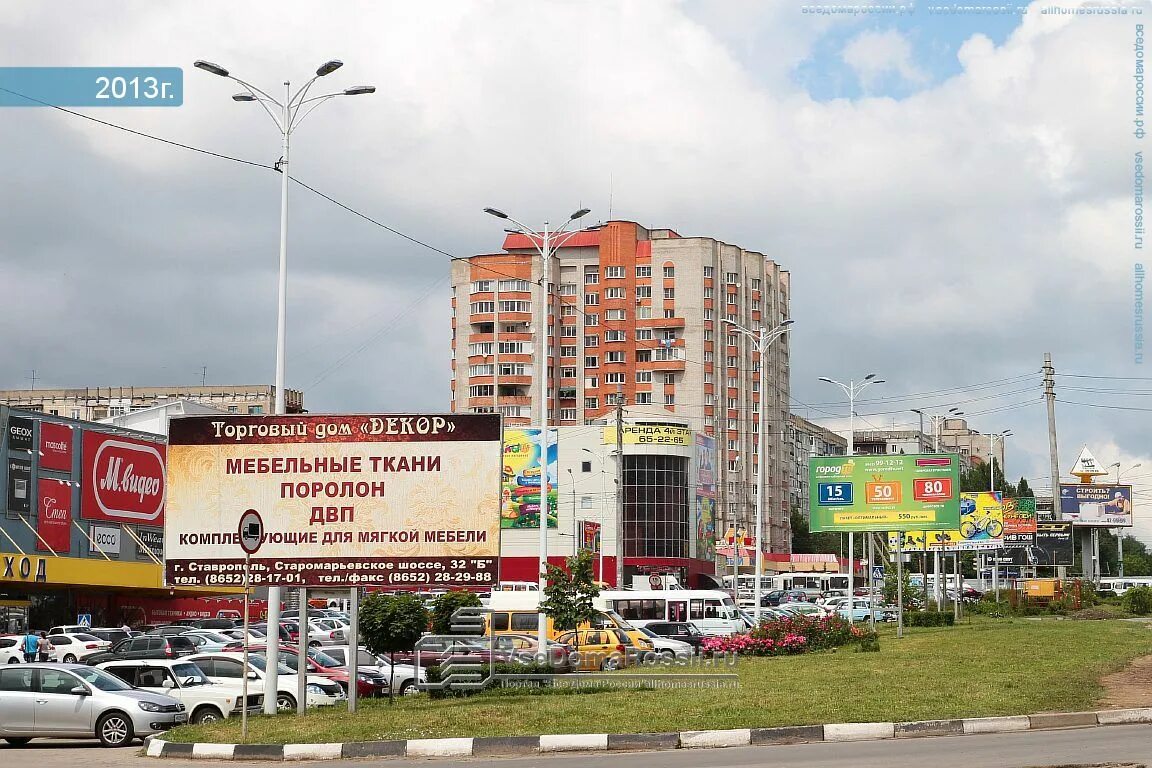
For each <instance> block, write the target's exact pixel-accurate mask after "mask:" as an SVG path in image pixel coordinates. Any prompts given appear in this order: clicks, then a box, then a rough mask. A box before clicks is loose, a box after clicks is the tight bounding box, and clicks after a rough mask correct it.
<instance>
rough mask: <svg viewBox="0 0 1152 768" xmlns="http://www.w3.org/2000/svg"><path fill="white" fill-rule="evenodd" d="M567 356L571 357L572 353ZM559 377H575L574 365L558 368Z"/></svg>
mask: <svg viewBox="0 0 1152 768" xmlns="http://www.w3.org/2000/svg"><path fill="white" fill-rule="evenodd" d="M568 357H572V355H568ZM560 378H562V379H574V378H576V366H574V365H565V366H563V367H562V368H561V369H560Z"/></svg>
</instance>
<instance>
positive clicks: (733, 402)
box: [728, 397, 740, 408]
mask: <svg viewBox="0 0 1152 768" xmlns="http://www.w3.org/2000/svg"><path fill="white" fill-rule="evenodd" d="M728 407H729V408H739V407H740V403H739V402H737V400H736V398H734V397H730V398H728Z"/></svg>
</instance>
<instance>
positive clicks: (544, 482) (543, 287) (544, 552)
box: [484, 208, 620, 648]
mask: <svg viewBox="0 0 1152 768" xmlns="http://www.w3.org/2000/svg"><path fill="white" fill-rule="evenodd" d="M484 213H487V214H488V215H490V216H495V217H496V218H498V219H504V220H506V221H509V222H511V223H512V224H515V225H516V229H514V230H509V231H511V232H514V233H516V234H521V235H524V237H526V238H528V242H530V243H531V244H532V247H533V248H535V249H536V251H537V253H539V254H540V259H541V261H542V266H541V268H540V308H539V318H540V319H539V323H540V327H539V328H538V329H537V333H538V335H539V336H540V361H539V365H537V366H536V371H537V374H536V375H537V379H538V384H539V395H540V442H539V445H540V448H539V450H540V461H539V465H540V512H539V516H538V519H539V522H540V557H539V569H540V594H541V596H543V594H544V588H545V587H547V586H548V351H549V345H548V307H549V304H550V300H551V298H552V291H551V289H550V288H549V286H548V280H549V277H550V273H551V270H552V253H553V251H555V250H556V249H557V248H559V247H561V246H562V245H564V243H566V242H567V241H568V240H569V239H570V238H572V237H573V236H574V235H576V234H577V233H578V232H580V231H581V230H574V231H571V232H566V230H567V229H568V227H569V226H570V225H571V224H572V222H574V221H576V220H577V219H581V218H583V217H584V216H586V215H588V213H589V211H588V209H587V208H581V209H580V210H578V211H576V212H575V213H573V214H572V215H571V216H569V217H568V220H567V221H565V222H564V223H563V224H562V225H561V226H560V227H558V228H557V229H551V225H550V224H549V222H547V221H546V222H544V229H543V230H542V231H540V232H537V231H536V230H534V229H531V228H530V227H528V226H526V225H524V224H521V223H520V222H519V221H517V220H516V219H514V218H512V217H511V216H509V215H508V214H506V213H504V211H501V210H499V209H497V208H485V209H484ZM495 309H496V321H497V323H499V320H500V307H495ZM616 556H617V557H619V556H620V553H619V552H617V553H616ZM537 627H538V629H537V635H538V637H537V640H538V642H539V645H540V647H541V648H545V647H547V642H546V641H547V639H548V618H547V617H546V616H545V615H544V614H543V613H540V614H539V623H538V625H537Z"/></svg>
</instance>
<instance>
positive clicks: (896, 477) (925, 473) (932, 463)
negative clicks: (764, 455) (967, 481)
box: [808, 454, 960, 532]
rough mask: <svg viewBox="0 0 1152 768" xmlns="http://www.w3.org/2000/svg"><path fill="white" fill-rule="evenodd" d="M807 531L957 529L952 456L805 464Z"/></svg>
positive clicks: (957, 484) (816, 460)
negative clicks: (808, 516) (809, 519)
mask: <svg viewBox="0 0 1152 768" xmlns="http://www.w3.org/2000/svg"><path fill="white" fill-rule="evenodd" d="M808 477H809V487H810V488H811V494H810V496H811V500H810V502H809V513H810V515H811V530H812V531H813V532H818V531H915V530H920V531H924V530H931V531H937V530H947V529H950V528H958V527H959V525H960V498H959V495H958V492H959V489H960V474H959V468H958V464H957V461H956V458H955V457H954V456H943V455H940V454H923V455H918V454H907V455H898V456H861V455H858V456H818V457H813V458H812V459H809V461H808Z"/></svg>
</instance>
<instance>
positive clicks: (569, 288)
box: [560, 283, 576, 296]
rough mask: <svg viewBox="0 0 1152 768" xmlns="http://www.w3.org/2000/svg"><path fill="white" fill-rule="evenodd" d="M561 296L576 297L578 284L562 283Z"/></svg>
mask: <svg viewBox="0 0 1152 768" xmlns="http://www.w3.org/2000/svg"><path fill="white" fill-rule="evenodd" d="M560 295H561V296H575V295H576V283H560Z"/></svg>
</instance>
